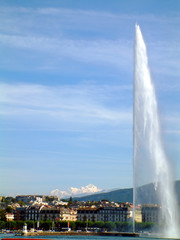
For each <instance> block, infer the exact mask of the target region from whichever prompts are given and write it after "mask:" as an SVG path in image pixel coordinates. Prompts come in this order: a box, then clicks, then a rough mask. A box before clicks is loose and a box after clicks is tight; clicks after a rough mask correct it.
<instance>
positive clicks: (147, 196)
mask: <svg viewBox="0 0 180 240" xmlns="http://www.w3.org/2000/svg"><path fill="white" fill-rule="evenodd" d="M137 191H138V196H139V200H138V202H139V203H141V204H142V203H149V204H158V197H157V192H156V191H155V189H154V185H153V184H152V183H151V184H147V185H144V186H142V187H140V188H139V189H138V190H137ZM175 191H176V195H177V200H178V202H180V180H178V181H176V183H175ZM102 199H107V200H109V201H114V202H131V203H132V202H133V188H125V189H118V190H114V191H110V192H101V193H96V194H92V195H88V196H83V197H74V198H73V200H79V201H88V200H89V201H100V200H102Z"/></svg>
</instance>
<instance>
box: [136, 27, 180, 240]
mask: <svg viewBox="0 0 180 240" xmlns="http://www.w3.org/2000/svg"><path fill="white" fill-rule="evenodd" d="M150 182H153V183H154V187H155V190H156V191H157V192H158V197H159V204H160V206H161V221H162V225H164V229H161V231H162V234H163V236H164V237H171V238H177V237H179V236H180V235H179V231H178V226H177V214H176V213H177V210H178V206H177V202H176V197H175V191H174V181H173V180H172V173H171V168H170V165H169V162H168V159H167V157H166V154H165V151H164V147H163V144H162V140H161V129H160V121H159V114H158V106H157V100H156V95H155V90H154V86H153V84H152V81H151V76H150V71H149V67H148V57H147V51H146V46H145V43H144V40H143V36H142V33H141V30H140V27H139V26H138V25H136V27H135V66H134V209H135V205H137V202H136V200H137V196H136V188H137V187H139V186H142V185H143V184H146V183H150ZM134 216H135V211H134Z"/></svg>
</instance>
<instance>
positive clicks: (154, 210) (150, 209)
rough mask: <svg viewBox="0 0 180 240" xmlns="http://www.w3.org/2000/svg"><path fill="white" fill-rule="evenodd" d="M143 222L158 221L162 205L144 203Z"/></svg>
mask: <svg viewBox="0 0 180 240" xmlns="http://www.w3.org/2000/svg"><path fill="white" fill-rule="evenodd" d="M141 211H142V222H153V223H158V222H159V220H160V207H159V206H158V205H155V204H154V205H153V204H144V205H142V209H141Z"/></svg>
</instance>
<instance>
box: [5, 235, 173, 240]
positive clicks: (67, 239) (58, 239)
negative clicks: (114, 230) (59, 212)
mask: <svg viewBox="0 0 180 240" xmlns="http://www.w3.org/2000/svg"><path fill="white" fill-rule="evenodd" d="M3 238H22V239H23V238H30V239H32V240H33V238H36V239H52V240H117V239H118V240H143V239H144V240H148V239H149V240H157V239H158V240H164V239H163V238H153V237H121V236H111V237H109V236H28V237H25V236H24V237H19V236H15V235H14V234H0V240H1V239H3ZM168 240H170V239H168Z"/></svg>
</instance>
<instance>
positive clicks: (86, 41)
mask: <svg viewBox="0 0 180 240" xmlns="http://www.w3.org/2000/svg"><path fill="white" fill-rule="evenodd" d="M136 23H138V24H139V25H140V27H141V30H142V32H143V35H144V39H145V41H146V44H147V50H148V55H149V65H150V68H151V75H152V78H153V81H154V84H155V88H156V92H157V97H158V102H159V110H160V117H161V121H162V130H163V139H164V144H165V147H166V151H167V155H168V157H169V159H170V161H171V162H172V163H173V165H174V166H175V178H176V179H180V163H179V159H180V94H179V93H180V67H179V66H180V28H179V26H180V1H178V0H174V1H171V0H159V1H153V0H152V1H145V0H144V1H143V0H141V1H140V0H139V1H138V0H132V1H130V0H112V1H108V0H91V1H88V0H76V1H75V0H72V1H70V0H38V1H37V0H31V1H29V0H24V1H18V0H6V1H5V0H1V1H0V56H1V57H0V73H1V74H0V105H1V107H0V123H1V125H0V131H1V133H0V134H1V139H0V158H1V173H0V176H1V179H0V182H1V189H0V194H1V195H16V194H49V193H50V192H51V190H53V189H60V190H64V189H66V188H69V187H77V188H80V187H82V186H86V185H88V184H94V185H96V186H98V187H99V188H101V189H112V188H126V187H131V186H132V173H133V170H132V149H133V148H132V106H133V65H134V62H133V51H134V49H133V47H134V27H135V24H136Z"/></svg>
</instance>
